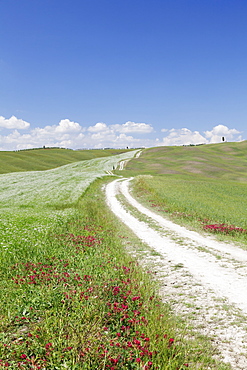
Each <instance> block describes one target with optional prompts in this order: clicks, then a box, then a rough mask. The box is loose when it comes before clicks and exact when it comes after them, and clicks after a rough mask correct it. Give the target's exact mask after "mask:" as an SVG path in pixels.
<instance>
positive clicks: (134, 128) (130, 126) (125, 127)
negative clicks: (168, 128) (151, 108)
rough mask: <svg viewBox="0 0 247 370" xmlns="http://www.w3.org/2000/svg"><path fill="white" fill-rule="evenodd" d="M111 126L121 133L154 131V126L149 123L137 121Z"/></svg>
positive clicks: (147, 132)
mask: <svg viewBox="0 0 247 370" xmlns="http://www.w3.org/2000/svg"><path fill="white" fill-rule="evenodd" d="M111 127H112V128H113V129H114V130H115V131H117V132H121V133H139V134H149V133H150V132H152V131H153V127H152V126H151V125H148V124H147V123H135V122H131V121H127V122H126V123H124V124H122V125H112V126H111Z"/></svg>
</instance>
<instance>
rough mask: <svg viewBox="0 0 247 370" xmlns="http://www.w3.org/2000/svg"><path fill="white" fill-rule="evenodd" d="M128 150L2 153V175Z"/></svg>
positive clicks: (48, 167)
mask: <svg viewBox="0 0 247 370" xmlns="http://www.w3.org/2000/svg"><path fill="white" fill-rule="evenodd" d="M128 151H131V150H127V149H105V150H104V149H91V150H70V149H60V148H45V149H43V148H42V149H29V150H20V151H15V152H3V151H2V152H0V174H1V173H9V172H20V171H43V170H48V169H51V168H55V167H60V166H64V165H65V164H70V163H73V162H79V161H84V160H90V159H94V158H101V157H108V156H112V155H117V154H121V153H125V152H128Z"/></svg>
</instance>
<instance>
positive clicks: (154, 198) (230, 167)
mask: <svg viewBox="0 0 247 370" xmlns="http://www.w3.org/2000/svg"><path fill="white" fill-rule="evenodd" d="M246 164H247V142H246V141H245V142H241V143H222V144H214V145H201V146H189V147H159V148H152V149H146V150H144V151H143V153H142V155H141V156H140V157H139V158H136V159H135V160H134V161H130V162H128V165H127V168H126V170H127V173H128V175H129V176H133V174H137V173H138V174H139V176H137V177H136V179H135V181H134V185H133V186H134V191H135V195H136V196H137V197H138V198H139V200H141V201H142V202H144V203H145V204H146V205H149V206H152V207H153V208H154V209H156V210H157V211H159V212H161V213H163V214H166V215H167V216H168V215H169V216H170V217H172V218H173V219H174V220H176V222H178V223H182V224H187V226H190V227H191V228H194V229H197V230H199V231H200V230H201V231H202V230H203V229H205V226H207V225H214V227H212V228H208V229H207V230H210V231H211V232H216V233H217V234H218V235H219V236H221V237H224V238H228V239H230V240H234V241H237V242H241V243H242V244H243V245H245V247H246V246H247V233H246V232H239V231H240V229H239V228H242V229H244V231H245V230H247V221H246V220H247V208H246V202H245V200H246V195H247V184H246V181H247V172H246ZM138 168H139V170H137V169H138ZM142 174H143V175H149V176H142ZM150 174H151V175H152V176H150ZM164 212H165V213H164ZM222 224H224V225H225V226H224V227H223V226H222ZM220 225H221V227H218V226H220ZM230 225H232V226H233V228H234V229H235V230H233V232H232V231H231V232H230V233H229V232H228V231H229V230H230V228H229V226H230ZM221 231H223V232H221ZM225 233H226V234H227V235H226V236H225V235H224V234H225Z"/></svg>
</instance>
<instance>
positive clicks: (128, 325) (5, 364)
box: [0, 148, 229, 370]
mask: <svg viewBox="0 0 247 370" xmlns="http://www.w3.org/2000/svg"><path fill="white" fill-rule="evenodd" d="M160 150H162V148H160ZM148 152H149V150H145V151H144V152H143V154H142V155H141V157H140V159H141V160H142V161H143V157H144V156H146V155H147V156H148V155H149V154H148ZM30 153H31V151H30ZM134 154H135V152H130V151H128V152H126V153H123V154H116V155H114V156H109V157H104V158H102V157H101V158H94V159H90V160H88V159H87V160H86V159H85V160H83V161H75V162H73V163H70V164H66V165H63V166H61V167H57V168H53V169H49V170H45V171H30V172H19V173H6V174H2V175H1V176H0V235H1V241H0V243H1V244H0V249H1V253H0V277H1V278H0V287H1V289H0V317H1V321H0V322H1V324H0V325H1V330H0V333H1V334H0V338H1V345H0V368H1V367H2V368H9V369H17V368H19V369H71V370H73V369H82V370H84V369H85V370H89V369H102V370H103V369H110V370H117V369H139V370H144V369H145V370H149V369H150V370H153V369H161V370H166V369H167V370H168V369H169V370H177V369H179V370H185V369H187V368H189V369H194V370H195V369H206V368H209V369H218V370H226V369H229V367H228V366H227V365H224V364H220V363H217V362H216V361H215V360H214V359H213V353H214V352H215V351H216V349H212V348H211V346H210V344H209V341H208V340H206V339H205V338H198V337H197V336H196V335H195V333H193V332H192V331H191V329H188V328H186V327H185V326H184V323H182V322H181V321H180V319H179V318H178V317H174V315H173V314H172V312H171V309H170V307H169V306H168V305H165V304H163V303H162V302H161V300H160V298H159V297H158V296H157V294H156V290H157V289H156V285H155V283H154V282H153V281H152V279H151V278H150V275H151V274H150V272H146V271H143V270H142V269H141V268H140V266H139V265H138V262H137V261H136V260H133V259H132V258H131V257H130V256H129V255H128V253H127V252H126V244H128V243H133V244H135V243H138V241H137V239H135V237H134V235H132V234H131V233H130V231H129V230H128V229H126V228H125V227H124V226H123V225H120V223H119V222H118V220H116V219H115V218H114V217H113V215H112V214H111V212H110V211H109V210H108V209H107V206H106V204H105V199H104V194H103V192H102V186H103V185H104V184H105V182H106V181H111V180H112V176H106V171H110V170H112V169H113V166H114V168H116V167H117V163H118V162H119V161H121V160H123V159H130V158H131V157H132V156H133V155H134ZM140 159H135V160H133V161H130V162H128V172H126V173H127V174H135V175H137V174H138V173H139V170H137V169H136V168H134V166H135V165H136V163H137V162H138V161H139V160H140ZM144 162H145V158H144ZM150 163H151V162H150ZM153 163H154V162H153ZM5 165H6V167H7V162H6V163H5ZM146 165H147V166H149V162H148V160H147V161H146ZM33 166H34V165H33ZM132 166H133V168H132ZM143 167H145V164H143ZM151 167H152V165H151ZM145 171H146V170H144V173H145ZM147 171H149V169H148V168H147ZM150 171H151V172H152V170H150ZM115 172H116V174H121V175H123V172H122V171H119V172H118V171H115ZM124 175H125V172H124ZM151 180H152V178H150V179H149V178H147V177H146V176H144V177H143V176H139V177H137V182H136V183H137V185H138V184H139V183H140V181H144V185H143V186H142V187H140V186H139V185H138V186H136V191H137V193H138V192H140V191H141V196H142V197H144V198H145V197H146V198H145V199H146V201H147V202H148V203H149V204H150V202H149V200H150V199H149V196H150V193H151V189H154V191H157V189H158V185H159V184H160V183H159V181H161V180H159V178H158V177H157V178H156V176H155V181H154V183H153V184H152V183H148V181H151ZM161 182H162V181H161ZM181 186H182V185H181ZM149 189H150V190H149ZM170 192H171V193H172V189H171V190H170ZM151 195H152V198H154V199H153V201H155V202H156V201H157V199H158V198H156V197H157V196H158V195H157V194H156V195H155V193H152V194H151ZM163 195H164V194H163ZM145 199H144V201H145ZM150 205H152V204H150ZM178 209H180V208H178Z"/></svg>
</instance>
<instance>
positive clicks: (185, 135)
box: [156, 128, 207, 146]
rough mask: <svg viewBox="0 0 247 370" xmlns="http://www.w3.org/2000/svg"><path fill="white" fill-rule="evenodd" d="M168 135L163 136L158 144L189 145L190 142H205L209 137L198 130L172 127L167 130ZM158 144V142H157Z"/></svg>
mask: <svg viewBox="0 0 247 370" xmlns="http://www.w3.org/2000/svg"><path fill="white" fill-rule="evenodd" d="M167 133H168V135H167V136H165V137H163V139H162V141H161V142H159V143H158V145H167V146H169V145H189V144H205V143H207V139H206V138H205V137H203V136H202V135H201V134H200V133H199V132H198V131H191V130H189V129H188V128H182V129H178V130H177V129H174V128H173V129H171V130H168V131H167ZM156 145H157V144H156Z"/></svg>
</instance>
